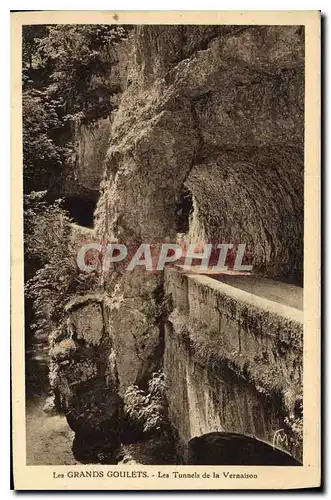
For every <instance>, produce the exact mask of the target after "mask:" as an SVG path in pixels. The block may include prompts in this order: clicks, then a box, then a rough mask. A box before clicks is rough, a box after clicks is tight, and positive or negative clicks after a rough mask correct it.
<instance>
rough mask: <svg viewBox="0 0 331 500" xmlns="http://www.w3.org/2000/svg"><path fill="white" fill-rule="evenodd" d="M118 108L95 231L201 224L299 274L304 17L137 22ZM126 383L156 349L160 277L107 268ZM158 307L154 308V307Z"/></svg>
mask: <svg viewBox="0 0 331 500" xmlns="http://www.w3.org/2000/svg"><path fill="white" fill-rule="evenodd" d="M131 43H132V46H131V49H132V50H131V52H130V54H131V56H130V61H131V62H130V63H129V64H128V66H127V67H126V69H124V68H122V70H123V71H122V77H121V78H124V79H125V76H124V74H125V71H127V75H128V76H127V82H126V87H125V90H124V92H123V94H122V95H121V99H120V102H119V107H118V110H117V112H116V114H115V115H114V117H113V121H112V126H111V134H110V135H111V141H110V147H109V149H108V152H107V156H106V161H105V171H104V178H103V181H102V184H101V196H100V199H99V202H98V206H97V210H96V231H97V234H98V235H99V237H100V238H102V239H103V240H110V241H114V240H115V241H119V242H123V243H125V244H127V245H132V246H133V247H134V246H136V245H139V244H140V243H141V242H143V243H151V242H162V241H164V240H165V238H166V237H167V238H169V239H171V240H175V239H176V218H177V203H178V200H179V199H180V196H181V193H182V191H183V188H184V186H186V187H187V188H188V189H189V190H190V191H191V193H192V197H193V201H194V211H195V212H194V214H193V216H194V217H193V219H194V224H195V233H196V234H200V235H202V236H203V237H205V238H207V239H213V240H214V241H215V239H217V240H221V241H227V242H241V243H247V244H250V245H251V248H252V252H253V254H254V258H255V262H254V265H255V269H256V271H259V272H263V273H264V274H267V275H271V276H273V277H277V278H282V279H284V278H286V279H288V280H290V281H294V282H300V280H301V278H302V251H303V247H302V241H303V239H302V238H303V214H302V209H303V161H304V156H303V110H304V76H303V75H304V33H303V30H302V28H301V27H298V26H268V27H265V26H255V27H254V26H249V27H245V26H240V27H238V26H211V27H210V26H208V27H207V26H194V27H193V26H139V27H136V28H135V29H134V34H133V36H132V40H131ZM103 280H104V286H105V292H106V297H107V299H106V301H107V303H108V305H107V307H109V312H110V314H109V317H110V318H111V319H110V325H109V331H110V335H111V336H112V338H113V339H114V342H115V343H116V348H115V355H116V366H117V370H118V373H119V384H120V387H121V389H120V390H121V393H123V391H125V388H126V387H127V386H128V385H130V384H131V383H133V382H135V381H137V380H139V379H140V378H141V377H143V376H144V374H145V373H146V371H148V369H149V368H148V367H149V365H150V360H151V359H154V360H155V358H156V357H157V355H158V353H159V352H160V342H159V339H160V335H162V334H161V333H160V321H159V319H160V317H161V316H162V315H161V316H160V315H157V314H156V313H155V311H156V310H159V308H160V304H161V303H162V294H160V293H158V290H159V289H160V288H161V289H162V281H163V277H162V275H161V276H155V275H152V276H149V275H148V274H147V275H146V273H142V272H141V271H139V270H138V271H133V272H127V273H125V272H121V271H118V272H114V273H112V274H111V275H107V276H104V278H103ZM153 311H154V312H153Z"/></svg>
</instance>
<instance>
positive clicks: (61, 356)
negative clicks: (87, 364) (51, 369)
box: [49, 339, 76, 361]
mask: <svg viewBox="0 0 331 500" xmlns="http://www.w3.org/2000/svg"><path fill="white" fill-rule="evenodd" d="M75 350H76V345H75V342H74V341H73V340H72V339H64V340H61V342H59V343H58V344H56V345H55V346H54V347H52V348H51V349H50V351H49V354H50V356H51V357H52V358H53V359H54V360H57V361H60V360H65V359H68V358H70V356H71V354H72V353H73V352H74V351H75Z"/></svg>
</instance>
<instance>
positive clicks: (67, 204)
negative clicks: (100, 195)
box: [63, 196, 97, 228]
mask: <svg viewBox="0 0 331 500" xmlns="http://www.w3.org/2000/svg"><path fill="white" fill-rule="evenodd" d="M96 204H97V201H96V200H95V199H93V198H82V197H80V196H66V197H65V198H64V202H63V208H64V209H65V210H66V211H67V212H68V213H69V215H70V217H71V218H72V219H73V222H75V223H76V224H78V225H79V226H83V227H88V228H93V223H94V211H95V208H96Z"/></svg>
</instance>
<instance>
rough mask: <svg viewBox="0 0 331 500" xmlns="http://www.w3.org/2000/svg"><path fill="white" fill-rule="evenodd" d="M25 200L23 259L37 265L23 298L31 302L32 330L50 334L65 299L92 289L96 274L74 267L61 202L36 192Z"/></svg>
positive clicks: (73, 252) (57, 325) (57, 323)
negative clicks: (48, 198) (33, 320)
mask: <svg viewBox="0 0 331 500" xmlns="http://www.w3.org/2000/svg"><path fill="white" fill-rule="evenodd" d="M25 199H26V206H25V214H26V216H25V234H24V242H25V259H26V261H27V260H29V259H31V260H32V261H37V262H38V265H37V267H39V269H38V270H37V271H36V272H35V274H34V275H33V277H32V278H30V279H29V280H28V281H27V283H26V285H25V291H26V297H27V298H30V299H32V301H33V309H34V314H35V328H34V329H35V330H36V333H47V334H48V336H51V334H52V333H53V332H54V331H55V330H58V331H60V330H61V325H62V323H63V321H64V319H65V305H66V303H67V302H68V300H69V299H71V298H72V297H73V296H75V295H77V294H79V293H84V292H85V291H90V290H93V289H96V288H97V287H98V285H99V275H98V271H95V272H91V273H84V272H83V271H81V270H80V269H79V268H78V266H77V263H76V249H75V247H74V243H73V242H72V227H71V222H70V219H69V217H68V215H67V214H66V212H65V211H64V210H63V209H62V208H61V201H60V200H58V201H57V202H55V203H54V204H53V205H48V204H47V203H46V202H45V201H44V200H43V198H42V195H41V194H38V193H32V194H31V195H29V196H26V197H25ZM40 266H41V267H40Z"/></svg>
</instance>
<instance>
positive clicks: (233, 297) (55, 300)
mask: <svg viewBox="0 0 331 500" xmlns="http://www.w3.org/2000/svg"><path fill="white" fill-rule="evenodd" d="M311 12H312V17H313V14H316V19H315V18H314V21H315V23H316V24H318V19H317V13H314V12H313V11H311ZM30 14H33V13H30ZM210 18H211V19H212V16H210ZM220 18H221V17H220ZM220 18H217V22H215V23H213V22H212V21H211V22H209V23H208V24H207V23H202V24H200V23H199V21H198V19H199V17H198V16H197V17H196V23H190V22H185V19H184V18H183V22H182V23H180V22H178V23H177V22H176V23H175V22H171V23H167V22H164V23H163V22H162V19H161V18H160V22H153V23H148V22H146V23H140V22H131V21H130V22H127V21H126V19H124V21H123V22H121V14H119V15H117V14H114V15H113V16H112V18H111V17H110V13H109V15H108V17H105V23H104V24H101V23H95V22H94V21H93V22H91V23H90V24H89V23H86V22H84V23H82V22H76V23H73V22H70V23H69V22H68V23H65V22H63V23H62V22H54V21H53V20H52V19H51V18H50V22H49V23H37V21H33V22H31V23H29V22H28V21H23V24H22V27H21V105H22V108H21V113H22V114H21V116H22V124H21V126H22V138H21V139H22V167H21V173H22V181H21V184H20V185H21V186H22V190H23V192H22V194H21V196H22V207H21V210H22V213H23V221H22V233H23V234H22V242H23V245H24V247H23V248H24V274H22V276H24V304H23V306H24V312H23V313H22V314H23V319H24V329H23V330H22V332H21V333H20V335H21V339H22V343H23V344H22V345H23V349H24V363H23V364H24V370H23V371H24V373H22V377H24V394H25V398H24V422H25V428H24V429H23V430H22V429H21V430H20V433H21V434H20V435H22V436H23V435H24V447H23V448H22V449H24V457H23V459H24V461H25V464H26V466H27V472H25V473H26V474H28V470H29V467H30V468H31V470H32V469H33V466H52V468H49V470H50V472H49V474H52V478H56V477H60V479H58V482H59V483H60V482H61V474H60V476H59V472H58V471H60V473H63V471H65V472H64V477H65V479H63V480H65V481H66V484H67V486H66V488H69V486H68V484H69V483H70V480H74V481H76V480H77V481H78V479H81V478H84V480H85V479H86V481H87V479H89V480H90V481H91V478H93V480H94V482H95V483H96V482H97V479H98V478H106V477H108V478H110V479H112V478H113V480H114V481H115V478H130V477H134V478H138V479H139V480H142V479H144V478H149V479H151V478H154V479H155V480H157V479H158V480H159V481H161V478H162V477H163V478H164V481H166V480H167V479H168V480H169V479H171V480H172V481H175V480H177V481H180V480H181V479H183V480H186V481H187V480H190V481H191V483H194V474H198V475H199V474H200V478H201V477H203V470H206V471H208V466H213V468H212V469H210V470H211V472H210V474H211V475H212V474H213V476H211V477H213V478H214V480H216V478H217V477H218V478H221V477H222V478H223V482H222V484H220V486H219V487H218V488H217V487H216V486H215V485H214V483H213V486H211V487H210V489H214V488H215V489H226V488H227V487H228V486H227V484H226V483H224V481H226V478H227V477H230V475H231V474H232V473H233V472H234V475H235V476H236V477H235V479H237V480H239V479H241V480H242V483H244V484H243V486H242V487H243V488H252V489H254V488H256V487H257V486H256V483H257V482H258V480H259V478H258V474H259V471H260V470H261V468H262V469H263V468H264V469H265V470H267V468H268V467H270V466H277V470H278V471H279V472H273V474H277V475H278V481H279V487H280V488H281V487H282V486H281V482H282V479H281V477H282V474H283V472H281V471H282V470H284V473H285V470H286V468H287V467H291V468H292V467H295V469H291V470H294V471H295V470H296V469H297V468H298V469H300V468H301V469H302V468H303V466H304V465H307V464H308V462H307V460H305V459H304V457H305V456H306V455H305V454H306V453H308V452H309V450H308V448H306V446H309V449H311V445H312V442H311V441H310V444H309V445H307V444H306V441H305V437H304V422H305V415H306V411H308V410H307V404H306V400H305V398H304V382H303V380H304V368H305V369H306V366H308V365H306V358H305V362H304V356H305V353H307V349H306V348H305V347H304V345H305V344H304V342H305V336H306V335H308V334H309V335H311V336H312V337H314V336H315V337H316V335H318V330H316V331H314V328H315V326H316V323H314V322H312V323H311V328H310V329H309V327H307V325H306V324H305V321H306V320H307V318H308V316H306V311H305V310H304V304H307V301H306V300H305V301H304V294H306V293H307V292H306V281H305V277H307V276H308V275H307V274H306V272H307V267H306V262H307V261H306V257H305V259H304V252H305V248H306V242H305V241H304V229H305V228H306V218H305V217H307V216H308V217H309V215H307V213H306V211H307V210H308V208H307V198H306V196H307V194H306V193H307V191H306V189H307V182H310V181H309V179H310V178H312V177H313V176H311V177H309V179H308V180H307V176H306V177H305V172H306V168H307V167H306V165H307V158H308V156H307V150H305V147H307V146H306V135H305V118H306V119H307V115H306V113H307V107H305V106H307V104H305V103H307V94H306V92H307V85H308V83H309V82H308V83H307V80H306V79H307V71H308V69H307V67H306V64H307V62H306V61H307V60H306V50H307V46H308V45H307V27H306V25H305V23H302V22H300V16H299V17H298V22H297V23H295V22H293V23H291V24H290V23H288V22H287V23H284V22H279V23H277V18H275V20H274V22H272V23H267V22H265V23H259V22H247V24H245V18H243V21H242V22H240V23H239V22H233V23H232V24H231V23H229V22H225V23H223V24H222V22H221V21H219V19H220ZM110 19H112V21H111V22H110ZM132 19H133V18H132V17H131V20H132ZM294 20H295V18H294V17H293V21H294ZM305 89H306V90H305ZM316 98H317V96H316ZM305 151H306V153H305ZM305 162H306V163H305ZM315 168H317V165H316V166H315ZM316 175H317V176H318V171H317V170H316ZM312 182H313V181H312ZM315 204H316V207H317V204H318V200H317V201H315ZM311 207H312V209H315V208H314V205H313V203H312V204H311ZM311 213H313V212H311ZM310 220H311V219H310ZM307 224H309V222H308V223H307ZM307 227H308V225H307ZM312 234H313V233H312ZM305 236H306V237H307V233H306V232H305ZM304 262H305V267H304ZM22 280H23V278H22ZM314 290H315V288H314V289H313V288H311V289H310V292H311V293H312V294H313V292H314ZM22 293H23V292H22ZM22 300H23V299H22ZM314 300H315V299H314ZM22 310H23V309H22ZM316 313H317V312H316ZM307 315H309V312H307ZM315 337H314V338H315ZM314 355H315V354H314V353H312V355H311V356H312V358H311V359H313V356H314ZM21 369H23V366H21ZM316 376H317V375H316ZM316 380H318V379H316ZM14 382H15V380H14ZM22 383H23V380H22ZM317 393H318V382H317V383H316V394H317ZM312 397H314V396H313V395H312ZM14 401H15V399H14ZM315 415H316V414H315ZM14 430H15V429H14ZM22 433H23V434H22ZM312 435H314V434H312ZM314 444H316V447H317V448H318V443H317V441H316V442H315V443H313V445H314ZM14 447H15V443H14ZM308 465H309V464H308ZM57 466H67V467H66V468H65V469H64V468H62V469H61V468H57ZM101 466H102V467H101ZM104 466H106V468H104ZM147 466H160V467H159V468H158V467H153V468H151V469H149V468H148V467H147ZM162 466H171V467H172V468H171V469H169V468H168V469H164V470H163V469H162ZM182 466H191V467H192V466H202V467H199V470H200V472H192V471H194V468H193V469H192V468H191V467H190V468H189V469H187V468H186V467H184V468H182ZM218 466H222V467H221V468H219V469H218ZM203 467H205V469H204V468H203ZM231 468H233V472H231V470H232V469H231ZM40 470H44V469H42V468H40ZM197 470H198V469H197ZM275 470H276V469H275V468H273V471H275ZM229 471H230V472H229ZM230 473H231V474H230ZM43 474H44V473H43ZM226 474H227V475H228V476H226ZM262 474H263V471H262ZM195 477H197V476H195ZM205 477H207V476H205ZM265 477H266V476H265ZM54 480H55V479H54ZM127 480H128V481H129V479H127ZM254 481H255V482H254ZM171 484H172V486H173V487H174V488H175V486H174V482H172V483H171ZM60 487H61V485H60V484H59V485H58V486H57V488H60ZM90 487H92V486H90ZM112 487H113V485H112V486H109V489H112ZM162 487H163V486H162V483H161V484H159V485H158V486H157V489H162ZM191 487H192V488H193V489H194V488H195V486H194V485H193V484H192V486H191ZM74 488H75V487H74V486H73V489H74ZM179 488H181V487H179ZM203 488H208V486H203ZM142 489H143V487H142Z"/></svg>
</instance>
